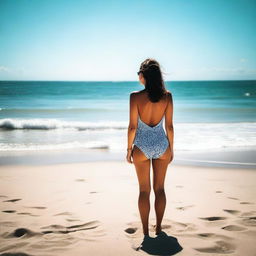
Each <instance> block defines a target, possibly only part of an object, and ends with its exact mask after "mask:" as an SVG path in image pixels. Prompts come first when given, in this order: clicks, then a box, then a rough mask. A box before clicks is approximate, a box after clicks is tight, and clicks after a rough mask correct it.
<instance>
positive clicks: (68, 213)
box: [53, 212, 72, 216]
mask: <svg viewBox="0 0 256 256" xmlns="http://www.w3.org/2000/svg"><path fill="white" fill-rule="evenodd" d="M59 215H72V213H71V212H60V213H57V214H54V215H53V216H59Z"/></svg>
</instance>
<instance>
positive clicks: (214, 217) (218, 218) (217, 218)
mask: <svg viewBox="0 0 256 256" xmlns="http://www.w3.org/2000/svg"><path fill="white" fill-rule="evenodd" d="M199 219H202V220H208V221H216V220H225V219H227V218H226V217H218V216H213V217H202V218H200V217H199Z"/></svg>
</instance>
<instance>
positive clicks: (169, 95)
mask: <svg viewBox="0 0 256 256" xmlns="http://www.w3.org/2000/svg"><path fill="white" fill-rule="evenodd" d="M166 91H167V97H168V100H169V101H172V93H171V92H170V91H169V90H166Z"/></svg>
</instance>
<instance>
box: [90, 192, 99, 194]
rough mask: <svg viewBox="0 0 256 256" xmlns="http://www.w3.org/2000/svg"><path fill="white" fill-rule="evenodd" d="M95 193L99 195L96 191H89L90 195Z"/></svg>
mask: <svg viewBox="0 0 256 256" xmlns="http://www.w3.org/2000/svg"><path fill="white" fill-rule="evenodd" d="M95 193H99V192H97V191H90V194H95Z"/></svg>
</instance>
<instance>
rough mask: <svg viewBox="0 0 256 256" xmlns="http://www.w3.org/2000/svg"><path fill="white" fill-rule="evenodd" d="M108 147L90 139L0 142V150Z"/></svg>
mask: <svg viewBox="0 0 256 256" xmlns="http://www.w3.org/2000/svg"><path fill="white" fill-rule="evenodd" d="M73 148H76V149H78V148H80V149H109V145H107V144H106V143H104V142H100V141H90V142H86V143H81V142H79V141H72V142H67V143H59V144H22V143H21V144H18V143H8V144H7V143H0V151H35V150H47V151H48V150H63V149H64V150H65V149H73Z"/></svg>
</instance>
